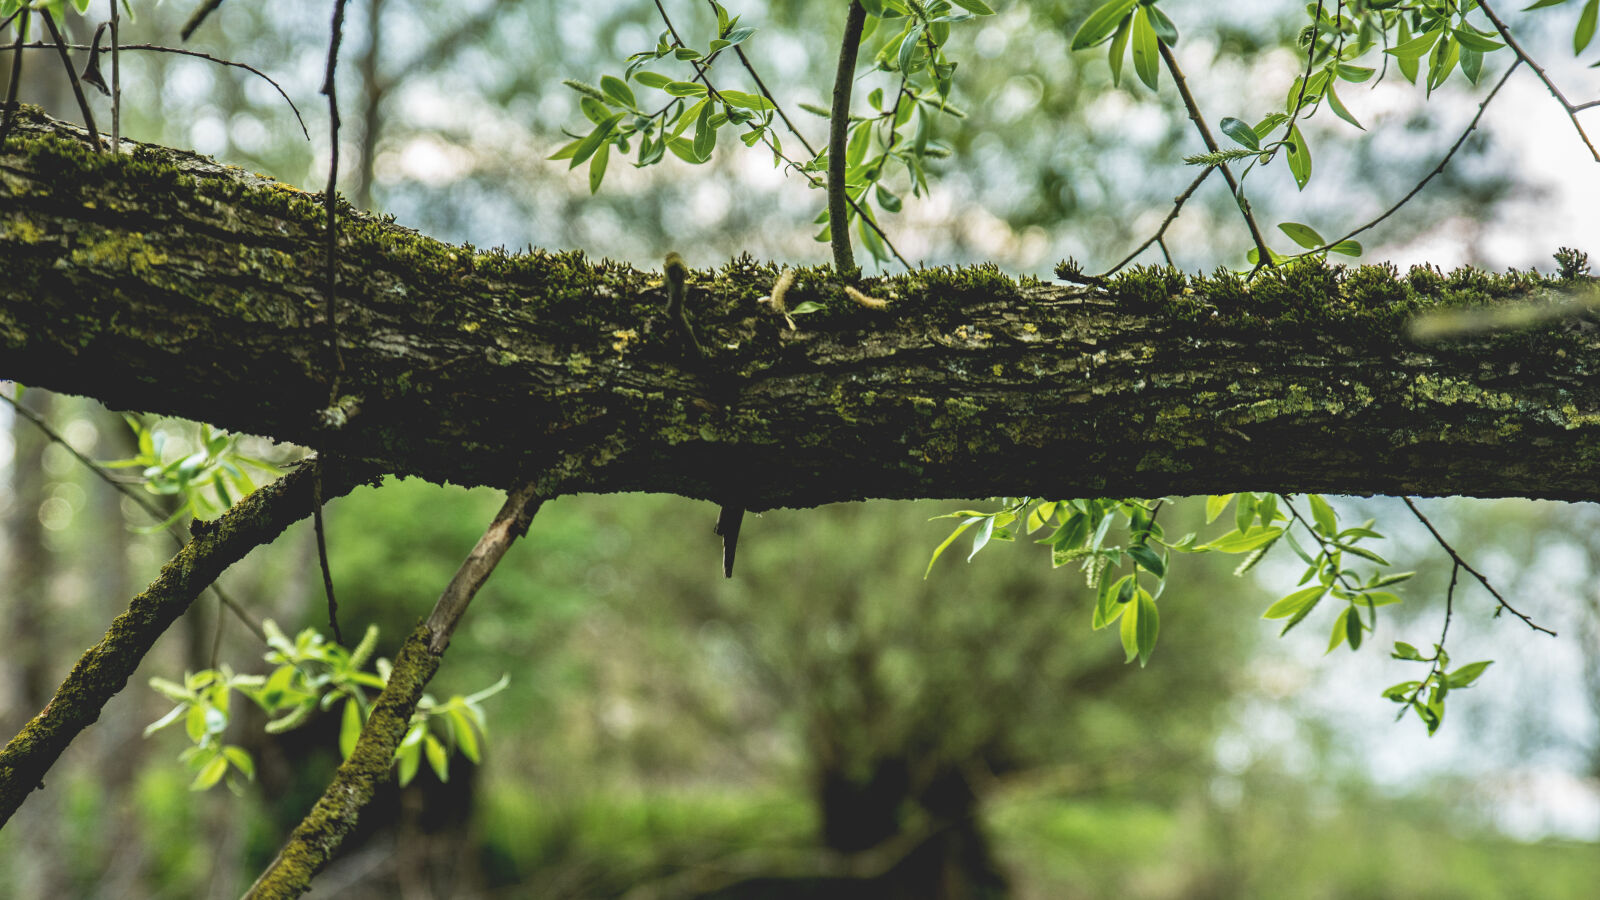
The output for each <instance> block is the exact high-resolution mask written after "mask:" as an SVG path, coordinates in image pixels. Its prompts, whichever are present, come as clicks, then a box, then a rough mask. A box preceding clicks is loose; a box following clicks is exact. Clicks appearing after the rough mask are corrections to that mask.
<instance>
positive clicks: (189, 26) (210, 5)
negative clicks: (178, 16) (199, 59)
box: [178, 0, 222, 41]
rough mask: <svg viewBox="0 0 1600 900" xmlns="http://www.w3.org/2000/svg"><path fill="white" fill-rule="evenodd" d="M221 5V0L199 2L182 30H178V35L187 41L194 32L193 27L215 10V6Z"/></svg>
mask: <svg viewBox="0 0 1600 900" xmlns="http://www.w3.org/2000/svg"><path fill="white" fill-rule="evenodd" d="M221 5H222V0H206V2H204V3H202V4H200V7H199V8H198V9H196V10H195V11H194V15H192V16H190V17H189V21H187V22H185V23H184V25H183V30H182V31H180V32H178V37H179V38H180V39H181V40H185V41H187V40H188V39H189V37H190V36H191V35H193V34H194V32H195V29H197V28H199V27H200V26H201V24H202V23H204V22H205V20H206V17H207V16H209V15H211V14H212V13H213V12H216V10H217V7H219V6H221Z"/></svg>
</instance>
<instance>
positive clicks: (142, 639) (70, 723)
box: [0, 469, 366, 827]
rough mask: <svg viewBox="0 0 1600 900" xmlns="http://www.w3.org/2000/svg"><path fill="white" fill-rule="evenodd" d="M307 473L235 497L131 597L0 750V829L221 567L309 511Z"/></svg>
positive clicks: (343, 477)
mask: <svg viewBox="0 0 1600 900" xmlns="http://www.w3.org/2000/svg"><path fill="white" fill-rule="evenodd" d="M364 477H366V472H365V471H364V470H361V471H358V470H354V469H347V470H344V471H341V472H338V473H330V474H329V475H328V476H325V482H324V489H325V490H327V491H328V492H329V494H330V495H342V494H346V493H349V491H350V490H351V489H352V488H354V487H355V486H356V485H357V484H359V483H360V482H361V481H362V479H363V478H364ZM310 480H311V473H310V472H309V471H307V470H304V469H302V470H300V471H296V472H293V473H291V474H290V475H288V476H286V477H284V478H281V479H279V480H278V481H275V482H273V483H272V484H269V485H267V486H265V487H263V488H261V489H260V490H257V491H256V492H255V493H253V494H251V495H249V496H248V497H245V498H244V499H243V500H240V501H239V502H238V503H237V504H236V505H235V506H234V507H233V508H232V509H230V510H229V511H228V512H227V513H225V514H224V515H223V516H222V517H221V518H219V519H217V520H216V522H214V523H212V524H211V525H210V526H208V527H207V528H205V529H204V530H202V531H201V532H200V533H199V534H197V535H196V536H195V537H194V539H193V540H191V541H189V543H188V544H186V545H185V546H184V548H183V549H182V550H180V551H179V552H178V555H176V556H174V557H173V558H172V560H171V561H170V562H168V563H167V564H166V565H165V566H163V567H162V569H161V574H160V575H158V576H157V577H156V580H155V581H153V582H151V583H150V586H149V587H148V588H146V589H145V591H144V593H142V594H140V595H139V596H137V597H135V598H133V602H132V603H130V604H129V605H128V609H127V611H126V612H124V613H123V614H122V615H120V616H118V617H117V618H116V620H115V621H114V622H112V623H111V627H110V628H109V629H108V630H107V631H106V634H105V637H104V638H102V639H101V641H100V643H98V644H96V645H95V646H93V647H91V648H89V650H88V651H86V652H85V653H84V654H83V657H82V658H81V659H79V660H78V664H77V665H76V666H73V668H72V672H71V674H69V675H68V676H67V678H66V680H65V681H63V682H62V683H61V686H60V687H59V688H58V689H57V690H56V693H55V696H54V697H53V698H52V699H51V700H50V702H49V703H47V704H46V705H45V707H44V709H43V710H42V711H40V713H39V714H38V715H36V716H34V717H33V720H32V721H30V722H29V723H28V724H27V725H25V726H23V728H22V730H21V731H20V732H18V733H17V736H16V737H14V738H12V739H11V741H10V743H8V744H6V746H5V749H4V750H0V827H3V826H4V824H5V823H6V821H8V820H9V819H10V818H11V814H12V813H14V812H16V811H17V807H19V806H21V805H22V802H23V801H24V800H26V799H27V798H28V795H29V794H30V793H31V792H32V791H33V790H34V789H35V788H36V787H39V786H40V785H41V783H42V782H43V779H44V775H45V772H46V771H48V770H49V768H50V766H51V765H53V764H54V763H55V761H56V758H57V757H59V756H60V755H61V752H62V751H63V750H65V749H66V748H67V745H68V744H69V743H71V742H72V739H73V738H75V737H77V735H78V732H80V731H82V730H83V729H85V728H87V727H89V725H91V724H93V723H94V721H95V720H96V719H98V718H100V710H101V709H102V708H103V707H104V706H105V704H106V701H107V700H110V699H111V697H112V696H113V695H115V694H116V693H117V692H118V691H120V690H122V688H123V686H124V685H125V684H127V682H128V678H129V676H131V675H132V674H133V671H134V669H135V668H137V667H138V665H139V663H140V661H141V660H143V659H144V657H145V654H146V653H148V652H149V651H150V647H151V646H152V645H153V644H154V643H155V641H156V639H157V638H159V637H160V636H161V635H162V634H163V633H164V632H165V631H166V630H167V628H168V627H169V626H171V625H172V623H173V621H175V620H176V619H177V618H178V616H180V615H182V614H183V612H184V611H185V610H187V609H188V608H189V605H190V604H192V603H193V602H194V599H195V598H196V597H198V596H199V595H200V592H201V591H203V590H205V588H206V586H207V585H209V584H211V582H212V581H214V580H216V577H217V576H218V575H219V574H221V573H222V570H223V569H226V568H227V567H228V566H230V565H232V564H233V563H235V562H237V561H239V560H240V559H242V558H244V556H245V554H247V553H249V552H250V551H251V550H252V549H254V548H255V547H258V546H260V545H262V544H265V543H269V542H270V541H272V540H273V539H274V538H276V537H277V536H278V534H279V533H281V532H282V531H283V529H285V528H287V527H288V526H289V525H290V524H291V523H294V522H296V521H299V520H300V519H301V518H303V517H304V516H305V514H306V513H307V512H308V511H309V509H310V503H311V493H310V491H311V487H310Z"/></svg>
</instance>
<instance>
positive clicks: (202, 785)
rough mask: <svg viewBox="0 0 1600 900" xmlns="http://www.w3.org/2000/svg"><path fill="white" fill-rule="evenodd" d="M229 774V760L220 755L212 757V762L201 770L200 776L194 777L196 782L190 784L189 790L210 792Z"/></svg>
mask: <svg viewBox="0 0 1600 900" xmlns="http://www.w3.org/2000/svg"><path fill="white" fill-rule="evenodd" d="M227 772H228V758H227V757H226V756H223V755H222V754H220V753H218V754H217V755H216V756H213V757H211V761H210V762H207V763H206V764H205V766H203V767H202V768H201V769H200V774H198V775H196V776H194V781H192V782H190V784H189V790H191V791H205V790H210V789H211V788H213V787H215V786H216V784H217V782H219V781H221V780H222V776H223V775H226V774H227Z"/></svg>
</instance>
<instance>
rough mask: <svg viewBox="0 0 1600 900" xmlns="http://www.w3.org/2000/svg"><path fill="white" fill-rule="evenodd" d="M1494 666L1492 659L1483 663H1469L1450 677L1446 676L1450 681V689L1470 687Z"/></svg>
mask: <svg viewBox="0 0 1600 900" xmlns="http://www.w3.org/2000/svg"><path fill="white" fill-rule="evenodd" d="M1492 665H1494V660H1492V659H1486V660H1484V661H1483V662H1475V663H1467V664H1466V665H1464V666H1462V667H1461V668H1459V669H1457V670H1455V671H1454V672H1451V673H1450V674H1449V675H1448V676H1446V679H1447V680H1448V681H1449V683H1450V687H1452V688H1464V687H1470V686H1471V685H1472V683H1473V682H1474V681H1477V680H1478V676H1479V675H1482V674H1483V670H1484V669H1487V668H1489V667H1490V666H1492Z"/></svg>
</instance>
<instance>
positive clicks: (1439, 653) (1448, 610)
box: [1394, 560, 1463, 722]
mask: <svg viewBox="0 0 1600 900" xmlns="http://www.w3.org/2000/svg"><path fill="white" fill-rule="evenodd" d="M1462 565H1463V563H1462V562H1461V561H1460V560H1456V561H1455V562H1454V563H1453V564H1452V565H1451V566H1450V586H1449V587H1447V588H1445V591H1444V627H1443V628H1440V629H1439V643H1437V644H1435V645H1434V648H1433V665H1432V666H1429V667H1428V674H1427V675H1424V676H1423V677H1422V680H1421V681H1419V682H1417V686H1416V688H1415V689H1413V690H1412V691H1411V696H1409V697H1407V698H1406V700H1405V703H1403V704H1401V706H1400V711H1399V712H1398V713H1396V714H1395V717H1394V720H1395V721H1396V722H1398V721H1400V720H1401V719H1403V718H1405V715H1406V713H1407V712H1409V711H1410V710H1411V709H1412V708H1414V707H1415V705H1416V702H1417V698H1418V697H1421V696H1422V689H1423V688H1425V687H1427V686H1428V682H1430V681H1432V680H1433V676H1434V675H1436V674H1438V672H1439V668H1440V666H1441V665H1442V664H1443V663H1442V662H1441V661H1442V660H1443V659H1444V642H1445V638H1447V637H1449V635H1450V620H1451V618H1453V617H1454V616H1455V610H1456V579H1457V578H1458V577H1460V575H1461V566H1462Z"/></svg>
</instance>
